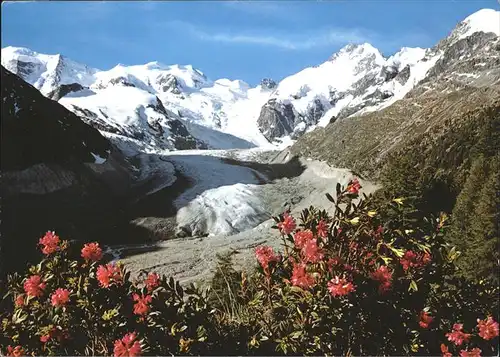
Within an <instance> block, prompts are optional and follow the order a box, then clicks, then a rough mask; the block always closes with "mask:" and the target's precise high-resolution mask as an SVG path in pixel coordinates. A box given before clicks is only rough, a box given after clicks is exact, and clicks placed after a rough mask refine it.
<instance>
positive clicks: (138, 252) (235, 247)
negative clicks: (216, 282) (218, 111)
mask: <svg viewBox="0 0 500 357" xmlns="http://www.w3.org/2000/svg"><path fill="white" fill-rule="evenodd" d="M141 162H142V164H143V167H142V169H141V170H142V173H145V174H147V175H144V176H148V177H149V180H147V181H145V182H147V185H146V187H147V189H146V190H145V192H147V193H148V194H147V195H146V196H145V197H143V198H142V200H141V201H139V202H138V204H137V205H138V206H140V207H142V208H143V209H145V211H144V212H147V214H145V215H142V216H141V215H140V213H139V212H140V210H138V211H137V213H136V215H137V216H136V217H135V219H134V224H136V225H139V226H142V227H143V228H146V229H148V230H153V231H155V230H157V231H162V232H161V233H162V234H160V236H161V237H163V238H166V237H168V238H173V237H176V238H174V239H168V240H162V241H158V242H152V243H150V244H137V245H126V246H125V245H116V246H111V247H109V248H108V252H109V253H111V254H112V255H113V257H114V259H120V260H121V261H123V262H124V263H125V264H126V266H127V267H128V269H129V270H131V271H132V273H133V274H136V273H138V272H139V271H140V270H141V269H147V270H151V271H156V272H158V273H162V274H166V275H170V276H173V277H174V278H176V279H179V280H180V281H181V282H189V281H197V280H199V281H202V280H205V281H206V278H207V277H208V276H209V275H210V274H211V273H212V272H213V271H214V268H215V263H216V255H217V253H224V252H228V251H229V252H232V253H233V255H234V256H233V259H234V262H235V263H236V264H237V265H239V266H243V267H248V266H249V265H250V264H253V263H254V259H253V252H254V248H255V247H256V246H258V245H261V244H268V245H271V246H275V247H279V245H280V239H279V235H278V233H277V230H274V229H271V227H272V226H273V225H274V220H273V219H272V218H271V216H272V215H278V214H279V213H282V212H283V211H284V210H285V209H286V208H287V207H290V208H291V210H292V213H293V214H295V216H296V217H298V216H299V214H300V211H301V210H302V209H304V208H306V207H309V206H310V205H314V206H317V207H321V208H325V209H332V208H333V207H332V204H331V203H330V202H329V201H328V200H327V199H326V197H325V193H327V192H330V193H333V191H334V189H335V186H336V184H337V182H340V183H341V184H343V185H345V184H346V183H347V182H348V181H349V180H350V179H351V178H352V173H351V172H350V171H349V170H347V169H340V168H332V167H330V166H328V165H327V164H325V163H322V162H319V161H312V160H305V159H298V158H296V157H295V158H292V157H291V155H290V154H289V152H288V151H287V150H285V151H281V152H280V151H266V150H263V149H247V150H189V151H177V152H172V153H166V154H163V155H159V156H157V157H149V158H148V157H142V159H141ZM172 174H173V175H175V177H176V179H173V178H172ZM362 185H363V189H364V192H366V193H369V192H373V191H374V190H375V189H376V186H375V185H373V184H371V183H370V182H362ZM169 201H170V202H172V201H173V205H172V204H169Z"/></svg>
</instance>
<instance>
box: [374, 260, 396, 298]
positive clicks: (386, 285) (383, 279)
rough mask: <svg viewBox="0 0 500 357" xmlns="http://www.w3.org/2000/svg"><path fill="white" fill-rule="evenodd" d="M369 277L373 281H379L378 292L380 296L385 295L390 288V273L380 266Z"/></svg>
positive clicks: (385, 267) (384, 266)
mask: <svg viewBox="0 0 500 357" xmlns="http://www.w3.org/2000/svg"><path fill="white" fill-rule="evenodd" d="M371 277H372V279H373V280H376V281H379V282H380V285H379V287H378V291H379V293H380V294H383V293H385V292H386V291H388V290H389V289H390V288H391V281H392V271H390V270H389V269H388V268H387V266H386V265H382V266H381V267H379V268H378V269H377V270H375V271H374V272H373V273H372V274H371Z"/></svg>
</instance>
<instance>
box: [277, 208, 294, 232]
mask: <svg viewBox="0 0 500 357" xmlns="http://www.w3.org/2000/svg"><path fill="white" fill-rule="evenodd" d="M296 227H297V224H296V223H295V219H294V218H293V217H292V216H290V214H289V213H288V212H285V214H284V215H283V222H279V223H278V228H279V230H280V231H281V234H290V233H292V232H293V231H294V229H295V228H296Z"/></svg>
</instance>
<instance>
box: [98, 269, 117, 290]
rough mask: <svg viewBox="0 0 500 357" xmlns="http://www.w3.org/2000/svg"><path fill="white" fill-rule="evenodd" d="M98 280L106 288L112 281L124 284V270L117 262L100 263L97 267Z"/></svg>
mask: <svg viewBox="0 0 500 357" xmlns="http://www.w3.org/2000/svg"><path fill="white" fill-rule="evenodd" d="M97 280H99V284H100V285H101V286H102V287H104V288H107V287H109V286H110V285H111V284H112V283H116V284H122V283H123V275H122V271H121V270H120V267H119V266H117V265H115V264H111V263H109V264H106V265H100V266H99V267H98V268H97Z"/></svg>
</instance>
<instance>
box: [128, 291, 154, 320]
mask: <svg viewBox="0 0 500 357" xmlns="http://www.w3.org/2000/svg"><path fill="white" fill-rule="evenodd" d="M132 298H133V299H134V301H137V302H136V303H135V305H134V314H136V315H146V314H147V313H148V312H149V310H150V307H149V304H150V303H151V301H153V298H152V297H151V295H146V296H144V295H141V296H139V294H133V295H132Z"/></svg>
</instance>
